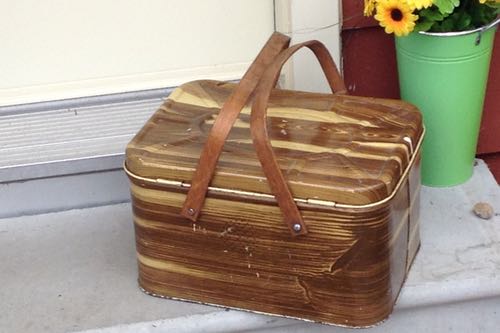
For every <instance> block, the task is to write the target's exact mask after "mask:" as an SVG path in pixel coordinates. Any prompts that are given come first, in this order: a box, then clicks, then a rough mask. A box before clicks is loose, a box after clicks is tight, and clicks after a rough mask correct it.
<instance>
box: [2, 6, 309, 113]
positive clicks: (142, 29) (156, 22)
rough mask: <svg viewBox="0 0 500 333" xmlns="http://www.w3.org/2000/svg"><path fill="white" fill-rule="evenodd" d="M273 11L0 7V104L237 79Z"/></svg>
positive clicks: (269, 8)
mask: <svg viewBox="0 0 500 333" xmlns="http://www.w3.org/2000/svg"><path fill="white" fill-rule="evenodd" d="M306 2H308V1H306ZM273 6H274V4H273V1H271V0H252V1H247V0H208V1H207V0H148V1H139V0H121V1H116V0H71V1H70V0H52V1H39V0H16V1H12V0H0V105H12V104H20V103H28V102H36V101H44V100H54V99H62V98H70V97H78V96H88V95H100V94H108V93H114V92H122V91H133V90H142V89H151V88H158V87H165V86H175V85H178V84H180V83H182V82H184V81H188V80H192V79H196V78H203V77H210V78H216V79H235V78H238V77H240V76H241V75H242V73H243V72H244V70H245V69H246V67H247V66H248V64H249V62H250V61H251V60H252V59H253V57H254V56H255V55H256V54H257V52H258V50H259V49H260V47H261V46H262V45H263V43H264V42H265V40H266V39H267V37H268V36H269V35H270V34H271V32H272V31H273V30H274V7H273Z"/></svg>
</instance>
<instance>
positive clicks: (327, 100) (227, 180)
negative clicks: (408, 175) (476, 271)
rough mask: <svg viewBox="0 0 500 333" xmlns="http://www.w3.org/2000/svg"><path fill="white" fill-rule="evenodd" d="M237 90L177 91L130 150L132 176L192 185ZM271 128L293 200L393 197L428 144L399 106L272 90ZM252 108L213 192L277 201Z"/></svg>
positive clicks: (216, 85)
mask: <svg viewBox="0 0 500 333" xmlns="http://www.w3.org/2000/svg"><path fill="white" fill-rule="evenodd" d="M234 87H235V84H233V83H224V82H219V81H208V80H207V81H194V82H189V83H186V84H184V85H182V86H180V87H178V88H177V89H175V90H174V91H173V92H172V93H171V95H170V96H169V98H168V99H167V100H166V101H165V103H164V104H163V105H162V106H161V107H160V109H159V110H158V111H157V112H156V113H155V114H154V115H153V116H152V117H151V118H150V119H149V120H148V122H147V123H146V124H145V125H144V127H143V128H142V129H141V130H140V131H139V133H138V134H137V135H136V136H135V137H134V139H133V140H132V141H131V142H130V143H129V144H128V146H127V152H126V166H127V169H128V170H129V172H130V173H132V174H134V175H137V176H139V177H143V178H151V179H155V180H156V179H161V180H168V181H176V182H182V183H184V184H190V182H191V179H192V177H193V174H194V171H195V169H196V167H197V163H198V160H199V156H200V154H201V151H202V149H203V147H204V143H205V141H206V138H207V136H208V133H209V132H210V129H211V127H212V125H213V123H214V121H215V119H216V117H217V114H218V112H219V111H220V108H221V107H222V104H223V103H224V101H225V100H226V99H227V97H228V96H229V94H230V93H231V91H232V90H233V89H234ZM268 106H269V108H268V118H267V122H268V124H267V126H268V132H269V137H270V138H271V143H272V146H273V148H274V152H275V154H276V158H277V160H278V163H279V165H280V168H281V170H282V172H283V175H284V176H285V178H286V179H287V182H288V185H289V187H290V190H291V192H292V194H293V196H294V197H295V198H299V199H305V200H307V199H312V200H319V201H326V202H335V203H339V204H350V205H366V204H370V203H374V202H377V201H380V200H383V199H384V198H386V197H388V196H390V195H391V194H392V192H393V191H394V190H395V189H396V185H397V183H398V181H399V179H400V178H401V177H402V175H403V174H404V172H405V170H406V169H407V168H408V167H409V166H410V160H411V157H412V154H413V152H414V151H415V150H416V149H417V144H418V142H419V140H420V137H421V136H422V134H423V127H422V117H421V114H420V112H419V111H418V109H417V108H416V107H415V106H413V105H411V104H408V103H405V102H403V101H398V100H389V99H376V98H367V97H356V96H347V95H332V94H319V93H308V92H297V91H289V90H280V89H275V90H273V92H272V94H271V97H270V100H269V105H268ZM250 110H251V108H250V105H247V106H246V107H245V108H244V109H243V110H242V112H241V114H240V116H239V118H238V120H237V121H236V123H235V125H234V126H233V128H232V129H231V133H230V134H229V137H228V139H227V141H226V143H225V145H224V150H223V152H222V154H221V156H220V158H219V162H218V164H217V169H216V172H215V175H214V177H213V179H212V182H211V187H215V188H220V189H227V190H232V191H242V192H251V193H260V194H271V189H270V187H269V185H268V183H267V179H266V177H265V175H264V173H263V171H262V169H261V166H260V162H259V160H258V158H257V155H256V153H255V151H254V147H253V144H252V138H251V134H250Z"/></svg>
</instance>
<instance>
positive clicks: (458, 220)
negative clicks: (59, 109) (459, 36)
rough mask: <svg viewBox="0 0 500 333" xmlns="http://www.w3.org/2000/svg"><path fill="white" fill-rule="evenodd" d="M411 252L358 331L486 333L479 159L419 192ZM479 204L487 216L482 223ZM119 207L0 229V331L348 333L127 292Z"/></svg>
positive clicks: (12, 222)
mask: <svg viewBox="0 0 500 333" xmlns="http://www.w3.org/2000/svg"><path fill="white" fill-rule="evenodd" d="M421 200H422V211H421V237H422V246H421V249H420V252H419V253H418V255H417V258H416V261H415V263H414V265H413V267H412V269H411V271H410V274H409V276H408V279H407V281H406V283H405V285H404V287H403V290H402V292H401V295H400V297H399V299H398V302H397V304H396V308H395V311H394V313H393V315H392V316H391V317H390V318H389V319H388V320H387V321H386V322H384V323H382V324H380V325H379V326H376V327H374V328H371V329H367V330H363V332H367V333H372V332H410V333H411V332H448V331H452V332H497V331H498V327H499V326H500V315H499V310H500V216H499V214H498V212H500V188H499V186H498V185H497V184H496V182H495V181H494V179H493V177H492V175H491V173H490V172H489V170H488V168H487V167H486V165H485V164H484V163H483V162H482V161H479V163H478V165H477V166H476V167H475V170H474V176H473V177H472V179H471V180H470V181H468V182H467V183H466V184H463V185H460V186H456V187H451V188H429V187H423V188H422V199H421ZM478 201H486V202H489V203H490V204H492V205H493V206H494V209H495V211H496V212H497V214H496V215H495V216H494V218H493V219H491V220H482V219H479V218H477V217H476V216H474V215H473V214H472V212H471V208H472V206H473V205H474V204H475V203H476V202H478ZM133 232H134V231H133V224H132V213H131V207H130V205H129V204H128V203H123V204H116V205H108V206H102V207H94V208H87V209H78V210H68V211H64V212H57V213H50V214H41V215H32V216H20V217H13V218H4V219H0V262H1V263H2V269H1V270H0V281H1V283H0V331H1V332H9V333H10V332H25V333H30V332H37V333H40V332H53V333H58V332H87V333H118V332H120V333H132V332H134V333H135V332H144V333H146V332H148V333H149V332H176V333H177V332H180V333H183V332H207V333H208V332H214V333H215V332H218V333H224V332H269V333H271V332H274V333H276V332H286V333H293V332H325V333H326V332H352V330H348V329H343V328H338V327H331V326H326V325H321V324H314V323H307V322H303V321H299V320H293V319H285V318H278V317H270V316H265V315H259V314H253V313H248V312H242V311H237V310H230V311H225V310H224V309H221V308H217V307H213V306H206V305H200V304H193V303H188V302H182V301H174V300H167V299H160V298H155V297H152V296H148V295H145V294H144V293H142V292H141V291H140V290H139V288H138V286H137V282H136V277H137V268H136V260H135V246H134V234H133Z"/></svg>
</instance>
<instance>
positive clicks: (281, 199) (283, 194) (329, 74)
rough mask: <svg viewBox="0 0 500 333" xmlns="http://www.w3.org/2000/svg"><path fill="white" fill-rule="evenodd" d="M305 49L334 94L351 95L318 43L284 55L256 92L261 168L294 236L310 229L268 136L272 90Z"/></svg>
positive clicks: (254, 120)
mask: <svg viewBox="0 0 500 333" xmlns="http://www.w3.org/2000/svg"><path fill="white" fill-rule="evenodd" d="M304 47H307V48H309V49H310V50H311V51H312V52H313V53H314V55H315V56H316V58H317V59H318V61H319V63H320V65H321V68H322V69H323V72H324V74H325V76H326V78H327V80H328V84H329V85H330V88H331V89H332V91H333V92H334V93H336V94H346V93H347V90H346V87H345V84H344V81H343V80H342V78H341V76H340V74H339V71H338V70H337V66H336V65H335V62H334V61H333V59H332V57H331V55H330V53H329V52H328V49H327V48H326V47H325V46H324V45H323V44H322V43H321V42H319V41H316V40H312V41H308V42H304V43H301V44H297V45H294V46H292V47H290V48H288V49H287V50H285V51H283V52H282V53H280V54H279V56H278V57H277V58H276V59H275V61H274V62H273V64H272V65H271V66H269V67H268V68H267V70H266V72H265V73H264V76H263V77H262V79H261V80H260V83H259V85H258V87H257V89H256V91H255V97H254V101H253V105H252V113H251V120H250V130H251V133H252V139H253V143H254V146H255V150H256V152H257V156H258V158H259V161H260V164H261V165H262V169H263V171H264V174H265V175H266V178H267V180H268V183H269V186H270V187H271V190H272V192H273V194H274V196H275V197H276V200H277V202H278V205H279V207H280V209H281V212H282V214H283V217H284V222H285V223H286V224H287V226H288V228H289V229H290V231H291V233H292V235H294V236H298V235H304V234H306V233H307V229H306V226H305V224H304V221H303V219H302V216H301V215H300V212H299V209H298V208H297V205H296V203H295V201H294V199H293V196H292V193H291V192H290V189H289V187H288V185H287V183H286V180H285V178H284V176H283V173H282V172H281V169H280V167H279V164H278V162H277V161H276V156H275V155H274V152H273V147H272V146H271V142H270V140H269V134H268V132H267V103H268V101H269V96H270V95H271V90H272V89H273V87H274V85H273V82H274V80H275V78H276V77H277V76H278V75H279V74H280V72H281V68H282V67H283V65H284V64H285V62H286V61H287V60H288V59H289V58H290V57H291V56H292V55H293V54H294V53H295V52H297V51H298V50H300V49H302V48H304Z"/></svg>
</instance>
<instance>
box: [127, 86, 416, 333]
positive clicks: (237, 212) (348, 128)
mask: <svg viewBox="0 0 500 333" xmlns="http://www.w3.org/2000/svg"><path fill="white" fill-rule="evenodd" d="M231 87H232V86H231V85H229V84H222V83H215V82H213V81H201V82H195V83H191V84H188V85H185V86H183V87H181V88H180V89H179V90H178V91H177V92H174V93H173V94H172V96H171V97H170V98H169V100H167V101H166V102H165V104H164V105H163V106H162V107H161V108H160V110H159V111H158V112H157V113H156V114H155V115H154V116H153V117H152V118H151V119H150V121H148V123H147V124H146V125H145V127H144V128H143V130H142V131H141V132H140V133H139V134H138V135H137V136H136V138H135V139H134V140H133V141H132V142H131V143H130V144H129V146H128V149H127V161H126V164H127V168H128V169H129V170H130V171H131V173H132V174H137V175H138V176H139V177H134V176H132V177H131V178H130V179H131V193H132V200H133V211H134V221H135V230H136V246H137V254H138V263H139V283H140V285H141V287H142V288H143V289H144V290H146V291H147V292H148V293H151V294H155V295H160V296H166V297H174V298H181V299H187V300H191V301H196V302H202V303H209V304H218V305H223V306H228V307H234V308H241V309H247V310H251V311H259V312H264V313H270V314H275V315H284V316H291V317H297V318H303V319H309V320H314V321H319V322H327V323H332V324H338V325H345V326H356V327H360V326H370V325H373V324H375V323H377V322H379V321H381V320H383V319H385V318H387V317H388V316H389V314H390V313H391V311H392V308H393V306H394V302H395V300H396V298H397V296H398V294H399V291H400V289H401V286H402V284H403V281H404V279H405V276H406V274H407V272H408V269H409V267H410V265H411V262H412V261H413V258H414V256H415V254H416V252H417V250H418V246H419V241H420V239H419V234H418V224H419V222H418V211H419V195H418V193H419V190H420V178H419V154H420V153H419V150H416V152H415V154H417V155H414V158H413V160H412V161H413V163H412V164H413V165H412V164H411V163H410V157H411V156H410V152H411V151H412V150H414V149H417V148H418V146H417V143H418V142H419V140H420V136H421V134H422V131H423V129H422V127H421V118H420V115H419V114H418V111H416V109H414V108H413V107H411V106H408V105H407V104H404V103H402V102H397V101H389V100H375V99H367V100H364V99H362V98H359V97H349V96H332V95H326V94H325V95H323V94H308V93H294V94H292V93H290V92H287V91H280V90H276V91H274V92H273V95H272V98H271V106H270V107H271V108H270V110H269V123H268V126H269V130H270V136H271V138H272V141H273V146H274V147H275V150H276V153H277V156H278V159H279V162H280V165H282V166H283V168H282V169H283V170H284V174H285V175H286V177H288V180H289V182H290V183H291V189H292V192H293V193H294V196H295V197H296V198H303V199H305V198H319V199H322V200H333V201H336V202H341V203H348V204H353V205H363V204H367V203H373V202H376V201H378V200H381V199H384V198H386V197H388V196H389V195H390V194H394V196H393V197H392V199H391V200H389V201H387V202H385V203H380V204H375V205H372V206H370V207H367V206H357V207H356V206H353V207H342V206H340V207H339V206H336V207H332V206H325V205H312V204H308V203H306V202H304V201H299V202H298V207H299V209H300V212H301V214H302V216H303V218H304V221H305V224H306V225H307V228H308V230H309V233H308V234H307V235H305V236H301V237H297V238H292V237H291V236H290V234H289V232H288V230H287V228H286V226H285V225H284V224H283V223H282V221H281V213H280V210H279V208H278V206H277V204H276V202H275V200H274V199H273V198H272V197H269V196H259V195H258V194H255V195H243V194H238V193H228V192H226V193H224V192H218V191H209V192H208V197H207V200H206V202H205V205H204V208H203V211H202V214H201V215H200V218H199V220H198V222H196V223H193V222H191V221H189V220H188V219H185V218H183V217H181V216H180V215H179V213H180V209H181V206H182V204H183V202H184V199H185V197H186V193H187V188H186V187H177V186H174V185H169V184H167V183H159V182H155V181H154V180H155V179H166V180H176V181H183V182H186V183H189V179H190V178H189V177H190V176H191V175H192V172H193V167H194V166H195V165H196V162H197V160H196V154H197V153H198V154H199V152H200V151H201V148H202V144H203V139H204V138H205V137H206V134H207V132H208V131H209V129H210V124H212V123H213V120H214V117H215V116H216V114H217V111H218V109H219V108H220V105H221V104H222V101H223V100H224V97H225V96H227V94H228V93H229V91H230V89H231ZM325 111H327V112H325ZM328 111H333V112H328ZM248 112H249V110H248V109H246V110H244V111H243V114H242V115H241V116H240V119H239V120H238V122H237V124H236V126H235V128H233V130H232V132H231V135H230V137H229V140H228V143H227V144H226V146H225V151H224V153H223V154H222V156H221V160H220V162H219V164H218V169H217V171H216V176H215V178H214V180H213V181H212V186H214V187H220V188H229V189H238V190H245V191H249V192H256V193H270V192H269V188H268V187H267V184H266V180H265V178H264V175H263V173H262V171H261V170H260V168H259V163H258V160H257V157H256V156H255V153H254V152H253V151H252V146H251V143H250V141H249V140H250V133H249V129H248V118H249V114H248ZM405 136H406V137H408V138H410V140H409V142H410V143H411V144H412V145H413V146H412V147H409V142H408V141H405V139H404V137H405ZM407 167H411V169H409V172H406V173H405V172H404V171H405V170H406V169H407ZM140 177H146V178H148V177H149V178H151V181H148V180H146V179H141V178H140ZM401 177H403V179H402V181H401V184H402V185H401V186H399V187H397V186H396V184H397V182H398V181H399V180H400V179H401ZM394 191H395V192H394ZM393 192H394V193H393Z"/></svg>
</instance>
